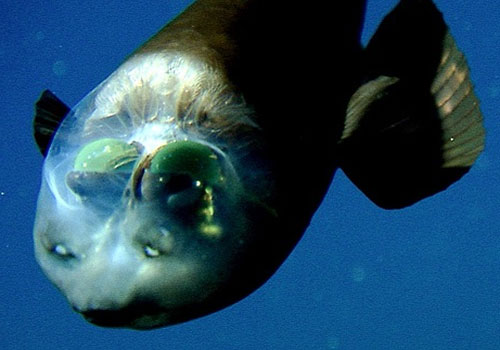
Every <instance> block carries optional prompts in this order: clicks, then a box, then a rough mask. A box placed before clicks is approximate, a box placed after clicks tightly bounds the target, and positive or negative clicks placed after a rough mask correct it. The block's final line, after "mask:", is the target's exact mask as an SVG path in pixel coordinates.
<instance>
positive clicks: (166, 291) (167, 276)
mask: <svg viewBox="0 0 500 350" xmlns="http://www.w3.org/2000/svg"><path fill="white" fill-rule="evenodd" d="M127 77H128V78H127V79H129V80H130V72H129V74H128V75H127ZM112 78H113V77H112ZM113 79H116V77H114V78H113ZM113 79H112V80H111V83H110V82H107V83H104V84H102V85H101V86H100V87H98V88H97V89H96V90H94V91H93V92H92V93H90V94H89V95H88V96H87V97H86V98H85V99H84V100H82V102H81V103H79V104H78V105H77V106H76V107H75V108H74V109H73V110H72V111H71V113H70V114H69V115H68V116H67V117H66V118H65V119H64V121H63V122H62V124H61V125H60V127H59V129H58V131H57V132H56V134H55V136H54V138H53V140H52V143H51V146H50V149H49V151H48V154H47V157H46V159H45V163H44V170H43V176H42V186H41V190H40V194H39V199H38V209H37V215H36V221H35V228H34V241H35V252H36V257H37V260H38V262H39V264H40V266H41V267H42V269H43V271H44V272H45V274H46V275H47V276H48V278H49V279H50V280H51V281H52V282H53V283H54V284H55V285H56V286H57V288H59V289H60V290H61V291H62V293H63V294H64V295H65V296H66V298H67V299H68V301H69V303H70V304H71V306H72V307H73V308H74V309H75V310H76V311H78V312H80V313H81V314H82V315H83V316H84V317H85V318H86V319H87V320H89V321H90V322H92V323H95V324H97V325H101V326H109V327H130V328H137V329H149V328H155V327H160V326H164V325H169V324H174V323H179V322H183V321H187V320H189V319H192V318H195V317H200V316H203V315H205V314H208V313H211V312H213V311H216V310H218V309H221V308H223V307H225V306H227V305H229V304H232V303H234V302H236V301H237V300H239V299H241V298H243V297H244V296H246V295H247V294H249V293H250V292H252V291H253V290H255V289H256V288H257V287H258V286H260V285H261V284H262V283H263V282H264V281H265V280H266V279H267V278H268V277H269V276H270V275H271V274H272V273H273V272H274V271H275V270H276V268H277V267H278V266H279V264H280V263H281V262H282V260H283V259H284V258H285V253H284V251H285V249H282V247H283V245H282V238H283V237H279V236H280V234H279V232H281V231H280V230H279V229H278V222H279V220H278V214H277V212H276V211H275V210H274V209H273V207H272V206H271V205H269V202H268V201H266V200H263V198H262V196H261V195H259V194H258V192H259V191H256V190H255V188H257V187H259V186H260V187H261V188H262V191H261V193H264V192H265V190H270V188H266V186H261V184H260V181H262V180H260V181H257V180H256V179H257V178H258V177H257V178H256V175H255V174H258V173H259V172H260V171H259V170H258V169H256V168H257V167H256V166H255V167H252V166H251V165H252V164H251V163H249V162H248V160H249V159H251V157H250V158H249V157H248V154H251V153H252V152H249V151H248V150H249V148H248V147H246V148H245V147H234V149H236V150H242V149H245V151H243V152H242V153H244V154H246V155H247V156H246V158H245V162H243V161H242V160H241V159H240V160H238V156H236V153H237V152H235V151H233V148H230V147H227V146H225V145H224V143H223V142H222V141H220V140H221V139H220V138H219V139H218V140H219V141H215V142H211V140H212V139H210V138H208V137H202V136H203V135H205V133H204V132H202V131H200V130H199V129H200V128H201V126H199V125H198V129H196V130H197V131H196V132H195V131H193V130H191V129H190V128H189V127H187V126H186V125H190V124H189V123H187V124H186V123H185V119H183V122H182V123H179V118H176V117H172V115H173V114H174V112H168V111H167V112H165V111H162V110H161V109H162V108H163V107H162V106H163V104H160V103H156V109H154V110H149V111H146V112H145V110H144V108H142V109H138V108H137V106H138V104H140V103H143V102H144V99H147V101H148V103H145V104H144V106H146V105H147V106H151V105H155V101H156V100H155V99H156V98H157V97H158V96H157V95H155V94H158V93H163V94H165V92H164V91H166V89H165V90H162V89H161V88H158V87H156V88H155V89H152V88H151V83H149V84H144V83H141V84H142V85H139V83H133V84H132V83H131V84H130V85H131V87H130V89H128V90H127V89H124V88H123V87H124V85H126V83H123V81H122V82H121V83H120V84H119V86H120V89H122V90H120V91H125V92H122V95H121V96H120V99H117V98H116V96H115V95H113V96H112V97H109V96H108V97H107V98H104V97H103V94H105V92H104V93H103V91H107V90H106V89H107V87H109V85H113V81H114V80H113ZM144 81H145V79H141V82H144ZM138 86H139V87H138ZM142 88H144V89H145V90H142ZM138 89H139V90H138ZM131 95H133V96H131ZM145 96H146V97H145ZM170 97H171V96H170V95H168V93H167V95H164V96H163V100H167V102H168V99H169V98H170ZM176 98H177V99H178V97H176ZM116 101H119V103H122V105H121V107H120V108H116V107H112V108H111V107H110V104H112V103H117V102H116ZM120 101H121V102H120ZM176 101H177V102H178V100H176ZM174 102H175V101H174ZM174 102H172V103H170V105H177V106H178V105H179V103H177V104H176V103H174ZM223 103H224V102H223ZM224 104H225V105H226V106H227V103H224ZM125 107H127V108H125ZM132 107H133V108H132ZM111 109H112V110H113V113H110V112H109V111H110V110H111ZM138 110H139V111H140V112H138ZM139 113H142V115H140V116H138V114H139ZM134 118H135V119H136V120H140V122H137V121H134ZM208 133H209V134H213V133H211V132H208ZM200 135H201V136H200ZM223 139H224V138H222V140H223ZM241 157H243V156H241ZM241 157H240V158H241ZM243 158H244V157H243ZM243 163H245V166H243ZM254 164H256V163H254ZM250 179H252V180H250ZM255 183H259V186H254V185H255ZM280 252H283V253H280Z"/></svg>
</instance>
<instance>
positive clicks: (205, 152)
mask: <svg viewBox="0 0 500 350" xmlns="http://www.w3.org/2000/svg"><path fill="white" fill-rule="evenodd" d="M150 170H151V172H152V173H154V174H186V175H189V176H190V177H191V178H192V179H193V180H194V181H201V182H202V183H204V184H215V183H218V182H220V181H221V180H222V173H221V167H220V164H219V160H218V157H217V155H216V154H215V152H214V151H213V150H212V149H211V148H210V147H208V146H205V145H203V144H200V143H197V142H193V141H176V142H172V143H169V144H167V145H165V146H164V147H163V148H162V149H160V150H159V151H158V152H157V153H156V154H155V156H154V157H153V159H152V160H151V166H150Z"/></svg>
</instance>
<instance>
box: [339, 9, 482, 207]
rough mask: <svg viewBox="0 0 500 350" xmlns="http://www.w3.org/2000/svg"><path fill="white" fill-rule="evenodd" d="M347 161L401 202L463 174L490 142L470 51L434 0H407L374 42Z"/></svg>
mask: <svg viewBox="0 0 500 350" xmlns="http://www.w3.org/2000/svg"><path fill="white" fill-rule="evenodd" d="M366 59H367V60H368V62H367V66H368V69H367V80H368V82H367V83H365V84H364V85H362V86H361V87H360V88H359V89H358V91H357V92H356V93H355V94H354V95H353V97H352V98H351V100H350V102H349V106H348V111H347V118H346V124H345V129H344V133H343V136H342V139H341V141H340V144H341V147H342V149H341V152H342V159H341V168H342V169H343V170H344V172H345V173H346V175H347V176H348V177H349V178H350V179H351V180H352V181H353V182H354V183H355V184H356V185H357V186H358V187H359V188H360V189H361V190H362V191H363V192H364V193H365V194H366V195H367V196H368V197H369V198H370V199H371V200H373V201H374V202H375V203H376V204H377V205H379V206H381V207H384V208H401V207H405V206H407V205H410V204H413V203H414V202H417V201H419V200H421V199H423V198H425V197H427V196H430V195H433V194H434V193H436V192H439V191H442V190H444V189H445V188H447V187H448V186H449V185H451V184H452V183H453V182H455V181H457V180H458V179H459V178H461V177H462V176H463V175H464V174H465V173H466V172H467V171H468V170H469V168H470V167H471V166H472V164H473V163H474V161H475V160H476V158H477V157H478V155H479V154H480V153H481V151H482V149H483V147H484V129H483V126H482V117H481V112H480V110H479V103H478V100H477V98H476V96H475V95H474V92H473V89H472V83H471V81H470V79H469V69H468V67H467V63H466V61H465V58H464V56H463V54H462V53H461V52H460V51H459V50H458V49H457V47H456V45H455V42H454V40H453V38H452V36H451V34H450V33H449V30H448V28H447V27H446V24H445V23H444V21H443V19H442V16H441V13H440V12H439V11H438V10H437V9H436V7H435V6H434V5H433V4H432V2H431V1H429V0H402V1H401V2H400V4H399V5H398V6H397V7H396V8H395V9H394V10H393V11H392V12H391V13H390V14H389V15H388V16H387V17H386V18H385V19H384V21H383V22H382V24H381V26H380V28H379V29H378V30H377V33H376V34H375V36H374V38H373V39H372V40H371V41H370V44H369V45H368V47H367V50H366Z"/></svg>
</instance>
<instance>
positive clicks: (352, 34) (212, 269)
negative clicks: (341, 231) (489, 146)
mask: <svg viewBox="0 0 500 350" xmlns="http://www.w3.org/2000/svg"><path fill="white" fill-rule="evenodd" d="M364 12H365V1H364V0H353V1H349V2H346V1H341V2H327V1H325V2H321V3H315V4H314V6H308V5H307V4H303V3H300V2H293V1H265V0H198V1H196V2H194V3H193V4H192V5H191V6H189V7H188V8H187V9H186V10H185V11H184V12H183V13H181V14H180V15H179V16H178V17H176V18H175V19H174V20H173V21H171V22H170V23H168V24H167V25H166V26H165V27H164V28H163V29H161V30H160V32H159V33H157V34H156V35H155V36H153V37H152V38H151V39H150V40H148V41H147V42H146V43H145V44H143V45H142V46H141V47H139V49H137V50H136V51H135V52H133V53H132V54H131V55H130V56H129V57H128V58H127V59H126V60H125V62H124V63H123V64H121V65H120V66H119V67H118V69H117V70H116V71H115V72H113V73H112V74H111V75H110V76H109V77H108V78H106V79H105V80H104V81H103V82H102V83H101V84H99V85H98V86H97V87H96V88H95V89H94V90H92V91H91V92H90V93H89V94H88V95H87V96H86V97H85V98H83V100H81V102H79V103H78V104H77V105H76V106H74V107H73V108H71V109H70V108H69V107H67V106H66V105H65V104H64V103H63V102H61V101H60V100H59V99H58V98H57V97H56V96H55V95H54V94H53V93H51V92H50V91H48V90H47V91H45V92H43V93H42V95H41V97H40V99H39V101H38V102H37V103H36V111H35V112H36V115H35V120H34V132H35V138H36V142H37V144H38V147H39V148H40V151H41V152H42V153H43V155H44V156H45V162H44V166H43V174H42V184H41V189H40V194H39V199H38V208H37V213H36V221H35V226H34V241H35V252H36V258H37V260H38V262H39V264H40V266H41V267H42V269H43V271H44V272H45V274H46V275H47V277H48V278H49V279H50V280H51V281H52V282H53V283H54V284H55V285H56V286H57V288H59V289H60V290H61V292H62V293H63V294H64V295H65V296H66V298H67V299H68V301H69V303H70V304H71V306H72V307H73V309H74V310H76V311H77V312H79V313H81V314H82V315H83V316H84V317H85V318H86V319H87V320H88V321H90V322H92V323H94V324H96V325H99V326H108V327H129V328H137V329H150V328H156V327H161V326H166V325H171V324H175V323H179V322H184V321H188V320H191V319H193V318H196V317H200V316H203V315H207V314H209V313H212V312H214V311H216V310H219V309H222V308H224V307H226V306H228V305H230V304H232V303H235V302H236V301H238V300H240V299H242V298H244V297H245V296H247V295H248V294H249V293H251V292H252V291H254V290H255V289H256V288H258V287H259V286H261V285H262V284H263V283H264V282H265V281H266V280H267V279H268V278H269V277H270V276H271V275H272V274H273V273H274V272H275V271H276V269H277V268H278V267H279V266H280V264H281V263H282V262H283V261H284V260H285V259H286V257H287V256H288V254H289V253H290V251H291V250H292V249H293V247H294V246H295V245H296V243H297V242H298V240H299V239H300V237H301V236H302V234H303V232H304V231H305V229H306V228H307V226H308V224H309V222H310V220H311V217H312V215H313V214H314V212H315V211H316V209H317V208H318V206H319V205H320V203H321V201H322V199H323V197H324V195H325V193H326V191H327V189H328V188H329V186H330V183H331V181H332V178H333V175H334V173H335V170H336V169H338V168H341V169H342V170H343V171H344V172H345V173H346V174H347V176H348V177H349V178H350V179H351V180H352V181H353V182H354V184H355V185H356V186H357V187H359V189H360V190H361V191H363V192H364V193H365V194H366V195H367V196H368V197H369V198H370V199H371V200H373V202H374V203H376V204H377V205H379V206H380V207H382V208H387V209H390V208H402V207H406V206H409V205H411V204H413V203H415V202H417V201H419V200H421V199H423V198H425V197H428V196H430V195H433V194H434V193H436V192H439V191H442V190H444V189H445V188H447V187H448V186H449V185H450V184H452V183H453V182H455V181H456V180H458V179H459V178H461V177H462V176H463V175H464V174H465V173H466V172H467V171H468V170H469V168H470V167H471V166H472V165H473V163H474V161H475V160H476V158H477V157H478V155H479V154H480V153H481V151H482V149H483V146H484V130H483V126H482V116H481V112H480V109H479V104H478V99H477V98H476V96H475V94H474V92H473V87H472V83H471V81H470V78H469V69H468V67H467V63H466V60H465V58H464V55H463V54H462V53H461V52H460V51H459V49H458V48H457V46H456V45H455V42H454V40H453V38H452V36H451V34H450V31H449V29H448V27H447V26H446V24H445V22H444V20H443V17H442V14H441V13H440V12H439V11H438V10H437V8H436V7H435V5H434V4H433V3H432V1H430V0H401V1H400V2H399V4H398V5H397V6H396V7H395V8H394V9H393V10H392V11H391V12H390V13H389V14H388V15H387V16H386V17H385V19H384V20H383V21H382V23H381V24H380V26H379V28H378V30H377V31H376V33H375V34H374V36H373V38H372V39H371V40H370V41H369V43H368V45H366V47H363V46H362V45H361V43H360V33H361V29H362V23H363V17H364Z"/></svg>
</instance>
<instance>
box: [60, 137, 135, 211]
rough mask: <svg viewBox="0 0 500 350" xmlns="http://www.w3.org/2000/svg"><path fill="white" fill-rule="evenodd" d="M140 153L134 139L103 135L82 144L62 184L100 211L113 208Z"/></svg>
mask: <svg viewBox="0 0 500 350" xmlns="http://www.w3.org/2000/svg"><path fill="white" fill-rule="evenodd" d="M139 156H140V147H139V145H138V144H135V143H130V144H129V143H127V142H125V141H122V140H118V139H112V138H103V139H99V140H95V141H93V142H90V143H88V144H87V145H85V146H83V147H82V148H81V149H80V151H79V152H78V155H77V156H76V157H75V161H74V165H73V169H72V171H70V172H68V173H67V174H66V184H67V186H68V187H69V188H70V189H71V191H72V192H73V193H74V194H75V195H76V196H78V198H79V199H80V200H81V201H82V202H83V203H85V204H87V205H91V206H92V207H94V208H96V209H98V211H99V212H101V213H103V214H107V213H109V211H110V210H112V209H113V208H115V206H116V203H117V201H119V200H120V198H121V196H122V195H123V192H124V190H125V188H126V185H127V182H128V180H129V178H130V175H131V174H132V171H133V169H134V166H135V164H136V162H137V160H138V159H139Z"/></svg>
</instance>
